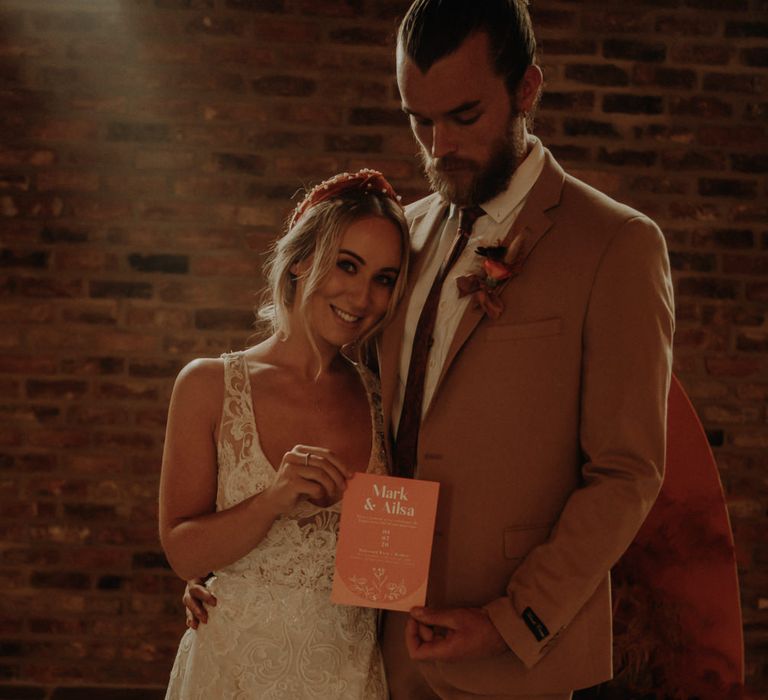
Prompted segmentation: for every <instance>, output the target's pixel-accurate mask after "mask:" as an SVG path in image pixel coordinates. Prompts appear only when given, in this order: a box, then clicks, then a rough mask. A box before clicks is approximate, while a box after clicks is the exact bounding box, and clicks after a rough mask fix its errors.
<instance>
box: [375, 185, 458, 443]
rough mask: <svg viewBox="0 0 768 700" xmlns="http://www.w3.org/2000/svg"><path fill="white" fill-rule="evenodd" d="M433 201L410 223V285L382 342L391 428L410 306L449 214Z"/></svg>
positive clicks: (443, 205)
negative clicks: (414, 290) (416, 286)
mask: <svg viewBox="0 0 768 700" xmlns="http://www.w3.org/2000/svg"><path fill="white" fill-rule="evenodd" d="M433 197H434V199H433V201H432V203H431V205H430V207H429V209H427V211H426V213H425V214H424V216H423V217H422V218H420V219H419V218H416V219H414V220H413V221H412V222H411V225H410V228H411V259H410V265H409V269H408V282H407V285H406V288H405V293H404V295H403V299H402V301H401V302H400V305H399V306H398V310H397V313H396V314H395V317H394V318H393V319H392V322H391V323H390V324H389V326H388V327H387V329H386V330H385V331H384V334H383V336H382V339H381V345H380V353H379V362H380V365H379V366H380V372H381V399H382V409H383V413H384V422H385V423H386V424H387V428H389V420H390V415H391V411H392V402H393V400H394V394H395V390H396V388H397V377H398V371H399V364H400V348H401V345H402V340H403V329H404V326H405V318H406V315H407V312H408V304H409V302H410V299H411V294H412V293H413V287H414V285H415V284H416V281H417V280H418V278H419V276H420V275H421V272H422V269H423V267H424V265H425V262H426V261H427V260H428V259H429V258H430V255H429V253H430V251H432V250H433V248H434V246H435V245H437V243H438V239H439V236H438V235H437V234H438V233H439V231H440V228H441V225H442V223H443V221H444V219H445V215H446V213H447V211H448V205H447V204H446V203H445V202H442V201H441V200H440V198H439V197H437V196H436V195H433Z"/></svg>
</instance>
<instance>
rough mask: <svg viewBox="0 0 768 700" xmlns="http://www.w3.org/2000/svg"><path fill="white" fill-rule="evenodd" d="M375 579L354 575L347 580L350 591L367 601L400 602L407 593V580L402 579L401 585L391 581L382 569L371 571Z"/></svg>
mask: <svg viewBox="0 0 768 700" xmlns="http://www.w3.org/2000/svg"><path fill="white" fill-rule="evenodd" d="M371 571H372V572H373V579H372V580H371V581H369V580H368V578H366V577H365V576H356V575H352V576H349V577H348V578H347V581H348V583H349V590H351V591H352V592H353V593H357V595H359V596H362V597H363V598H365V599H366V600H371V601H374V602H375V601H379V600H399V599H400V598H402V597H403V596H404V595H405V594H406V593H407V592H408V589H407V588H406V586H405V580H404V579H400V582H399V583H395V582H393V581H390V580H389V576H388V575H387V572H386V571H385V570H384V569H382V568H381V567H375V568H373V569H371Z"/></svg>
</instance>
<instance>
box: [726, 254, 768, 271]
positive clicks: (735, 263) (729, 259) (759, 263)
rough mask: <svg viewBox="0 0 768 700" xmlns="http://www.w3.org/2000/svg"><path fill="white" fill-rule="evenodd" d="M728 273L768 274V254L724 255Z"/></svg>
mask: <svg viewBox="0 0 768 700" xmlns="http://www.w3.org/2000/svg"><path fill="white" fill-rule="evenodd" d="M723 272H725V273H726V274H742V275H768V255H765V256H759V255H724V256H723Z"/></svg>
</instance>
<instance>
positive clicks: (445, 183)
mask: <svg viewBox="0 0 768 700" xmlns="http://www.w3.org/2000/svg"><path fill="white" fill-rule="evenodd" d="M525 152H526V144H525V130H524V129H522V128H520V122H519V121H518V120H517V119H513V120H511V121H510V125H509V129H508V130H507V133H506V134H505V135H504V136H503V137H501V138H499V139H497V140H496V141H495V142H494V144H493V147H492V150H491V156H490V158H489V159H488V161H487V162H486V163H484V164H480V163H477V162H476V161H473V160H468V159H465V158H456V157H454V156H444V157H442V158H439V159H436V158H432V156H430V155H429V153H428V152H427V151H426V150H425V149H424V147H423V146H422V147H421V148H420V149H419V160H420V161H421V167H422V169H423V170H424V175H425V176H426V178H427V180H428V181H429V186H430V188H431V189H432V191H433V192H437V193H438V194H439V195H440V196H441V197H442V198H443V199H445V200H446V201H448V202H452V203H453V204H456V205H458V206H460V207H466V206H475V205H479V204H482V203H483V202H487V201H488V200H489V199H493V198H494V197H495V196H496V195H497V194H499V193H500V192H503V191H504V190H505V189H506V188H507V185H508V184H509V181H510V179H511V178H512V175H514V173H515V170H517V166H518V165H519V163H520V162H521V161H522V160H523V158H524V156H525ZM457 168H462V169H463V172H464V173H470V174H471V177H470V179H469V182H467V183H464V182H462V181H461V180H459V179H458V178H456V177H454V176H452V174H451V170H452V169H457Z"/></svg>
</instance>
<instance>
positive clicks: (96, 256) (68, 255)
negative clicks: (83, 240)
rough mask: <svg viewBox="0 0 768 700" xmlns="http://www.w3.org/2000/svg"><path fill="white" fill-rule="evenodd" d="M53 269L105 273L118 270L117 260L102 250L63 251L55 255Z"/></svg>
mask: <svg viewBox="0 0 768 700" xmlns="http://www.w3.org/2000/svg"><path fill="white" fill-rule="evenodd" d="M54 267H55V268H56V269H58V270H62V271H72V270H75V271H77V272H106V271H112V270H116V269H117V268H118V261H117V258H116V257H115V256H114V255H112V254H110V253H107V252H106V251H103V250H98V249H93V248H86V249H76V250H72V249H63V250H58V251H56V253H55V258H54Z"/></svg>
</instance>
